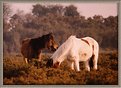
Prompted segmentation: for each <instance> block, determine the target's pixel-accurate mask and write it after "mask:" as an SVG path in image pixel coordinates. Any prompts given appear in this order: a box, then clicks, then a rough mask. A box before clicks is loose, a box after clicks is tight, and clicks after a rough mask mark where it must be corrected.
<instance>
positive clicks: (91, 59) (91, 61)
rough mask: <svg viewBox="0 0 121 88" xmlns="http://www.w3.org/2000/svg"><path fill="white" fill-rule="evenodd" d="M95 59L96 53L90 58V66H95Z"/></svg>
mask: <svg viewBox="0 0 121 88" xmlns="http://www.w3.org/2000/svg"><path fill="white" fill-rule="evenodd" d="M93 59H94V55H92V57H91V58H90V59H89V66H90V68H93V66H94V63H93Z"/></svg>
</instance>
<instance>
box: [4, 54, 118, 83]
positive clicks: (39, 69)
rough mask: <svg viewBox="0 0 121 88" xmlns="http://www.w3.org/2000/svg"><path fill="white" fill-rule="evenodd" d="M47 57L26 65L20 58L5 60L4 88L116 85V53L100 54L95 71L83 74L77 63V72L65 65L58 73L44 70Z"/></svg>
mask: <svg viewBox="0 0 121 88" xmlns="http://www.w3.org/2000/svg"><path fill="white" fill-rule="evenodd" d="M48 57H49V56H48V55H43V57H42V58H43V61H42V63H38V62H37V60H33V63H31V64H25V62H24V60H23V59H22V56H21V55H13V56H12V55H10V56H4V60H3V84H4V85H40V84H58V85H61V84H63V85H65V84H69V85H71V84H73V85H118V53H117V52H111V53H100V54H99V61H98V70H97V71H95V70H91V71H90V72H87V71H85V69H84V64H83V63H80V69H81V71H80V72H75V71H73V70H71V69H70V68H69V67H67V64H66V61H64V62H63V63H62V64H61V66H60V67H59V68H58V69H55V68H47V67H46V62H47V58H48Z"/></svg>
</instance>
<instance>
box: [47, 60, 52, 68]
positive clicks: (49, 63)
mask: <svg viewBox="0 0 121 88" xmlns="http://www.w3.org/2000/svg"><path fill="white" fill-rule="evenodd" d="M52 66H53V60H52V59H48V61H47V63H46V67H52Z"/></svg>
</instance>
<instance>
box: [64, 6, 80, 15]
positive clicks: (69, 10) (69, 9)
mask: <svg viewBox="0 0 121 88" xmlns="http://www.w3.org/2000/svg"><path fill="white" fill-rule="evenodd" d="M64 15H65V16H72V17H74V16H79V12H78V11H77V7H75V6H74V5H70V6H67V7H65V13H64Z"/></svg>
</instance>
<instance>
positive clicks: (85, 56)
mask: <svg viewBox="0 0 121 88" xmlns="http://www.w3.org/2000/svg"><path fill="white" fill-rule="evenodd" d="M98 54H99V45H98V43H97V42H96V41H95V40H94V39H93V38H91V37H84V38H81V39H79V38H76V37H75V36H70V37H69V38H68V39H67V40H66V41H65V42H64V43H63V44H62V45H61V46H60V47H59V48H58V49H57V50H56V51H55V53H54V54H53V55H52V56H51V58H50V59H49V60H48V61H47V64H46V65H47V67H51V66H53V67H54V68H57V67H59V66H60V64H61V62H63V61H64V60H65V59H67V60H66V61H67V62H68V65H69V66H70V67H71V69H72V70H76V71H80V68H79V62H80V61H84V63H85V67H86V70H87V71H90V61H92V64H93V69H95V70H97V62H98ZM92 57H93V58H92Z"/></svg>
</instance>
